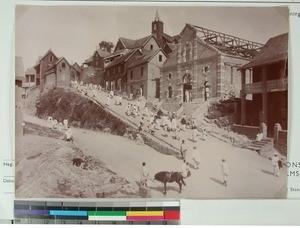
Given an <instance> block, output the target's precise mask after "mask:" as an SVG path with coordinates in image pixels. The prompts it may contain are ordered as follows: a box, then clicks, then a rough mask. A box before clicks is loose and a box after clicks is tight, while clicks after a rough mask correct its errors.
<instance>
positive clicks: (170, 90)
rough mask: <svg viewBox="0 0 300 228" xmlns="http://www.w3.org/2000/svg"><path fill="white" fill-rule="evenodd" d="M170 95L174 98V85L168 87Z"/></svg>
mask: <svg viewBox="0 0 300 228" xmlns="http://www.w3.org/2000/svg"><path fill="white" fill-rule="evenodd" d="M168 97H169V98H172V97H173V89H172V86H169V87H168Z"/></svg>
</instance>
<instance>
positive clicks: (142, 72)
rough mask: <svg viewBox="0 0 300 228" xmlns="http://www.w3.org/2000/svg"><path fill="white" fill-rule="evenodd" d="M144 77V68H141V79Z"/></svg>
mask: <svg viewBox="0 0 300 228" xmlns="http://www.w3.org/2000/svg"><path fill="white" fill-rule="evenodd" d="M143 75H144V67H141V77H143Z"/></svg>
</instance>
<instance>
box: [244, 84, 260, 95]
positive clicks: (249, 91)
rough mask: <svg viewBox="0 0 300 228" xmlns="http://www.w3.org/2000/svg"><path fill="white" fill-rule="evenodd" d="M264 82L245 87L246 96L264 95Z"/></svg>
mask: <svg viewBox="0 0 300 228" xmlns="http://www.w3.org/2000/svg"><path fill="white" fill-rule="evenodd" d="M262 88H263V84H262V82H254V83H249V84H246V85H245V94H255V93H262Z"/></svg>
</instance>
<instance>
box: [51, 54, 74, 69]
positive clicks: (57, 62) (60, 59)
mask: <svg viewBox="0 0 300 228" xmlns="http://www.w3.org/2000/svg"><path fill="white" fill-rule="evenodd" d="M63 59H64V60H65V61H66V63H67V64H68V65H69V67H70V66H71V65H70V63H69V62H68V61H67V60H66V59H65V57H60V58H59V59H58V60H57V61H56V62H55V63H54V64H53V66H52V67H50V68H49V69H47V70H46V72H48V71H50V70H52V69H53V68H54V67H56V66H57V64H59V63H60V62H61V61H62V60H63Z"/></svg>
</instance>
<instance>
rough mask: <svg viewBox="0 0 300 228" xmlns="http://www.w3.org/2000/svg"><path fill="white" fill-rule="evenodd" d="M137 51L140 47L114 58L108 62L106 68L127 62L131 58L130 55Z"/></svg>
mask: <svg viewBox="0 0 300 228" xmlns="http://www.w3.org/2000/svg"><path fill="white" fill-rule="evenodd" d="M137 51H139V49H134V50H131V51H130V52H128V53H127V54H125V55H123V56H122V57H119V58H116V59H114V60H113V61H112V62H111V63H110V64H108V65H107V66H106V67H105V69H107V68H111V67H113V66H116V65H118V64H121V63H125V62H127V61H128V59H130V57H131V56H132V55H133V54H134V53H136V52H137Z"/></svg>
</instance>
